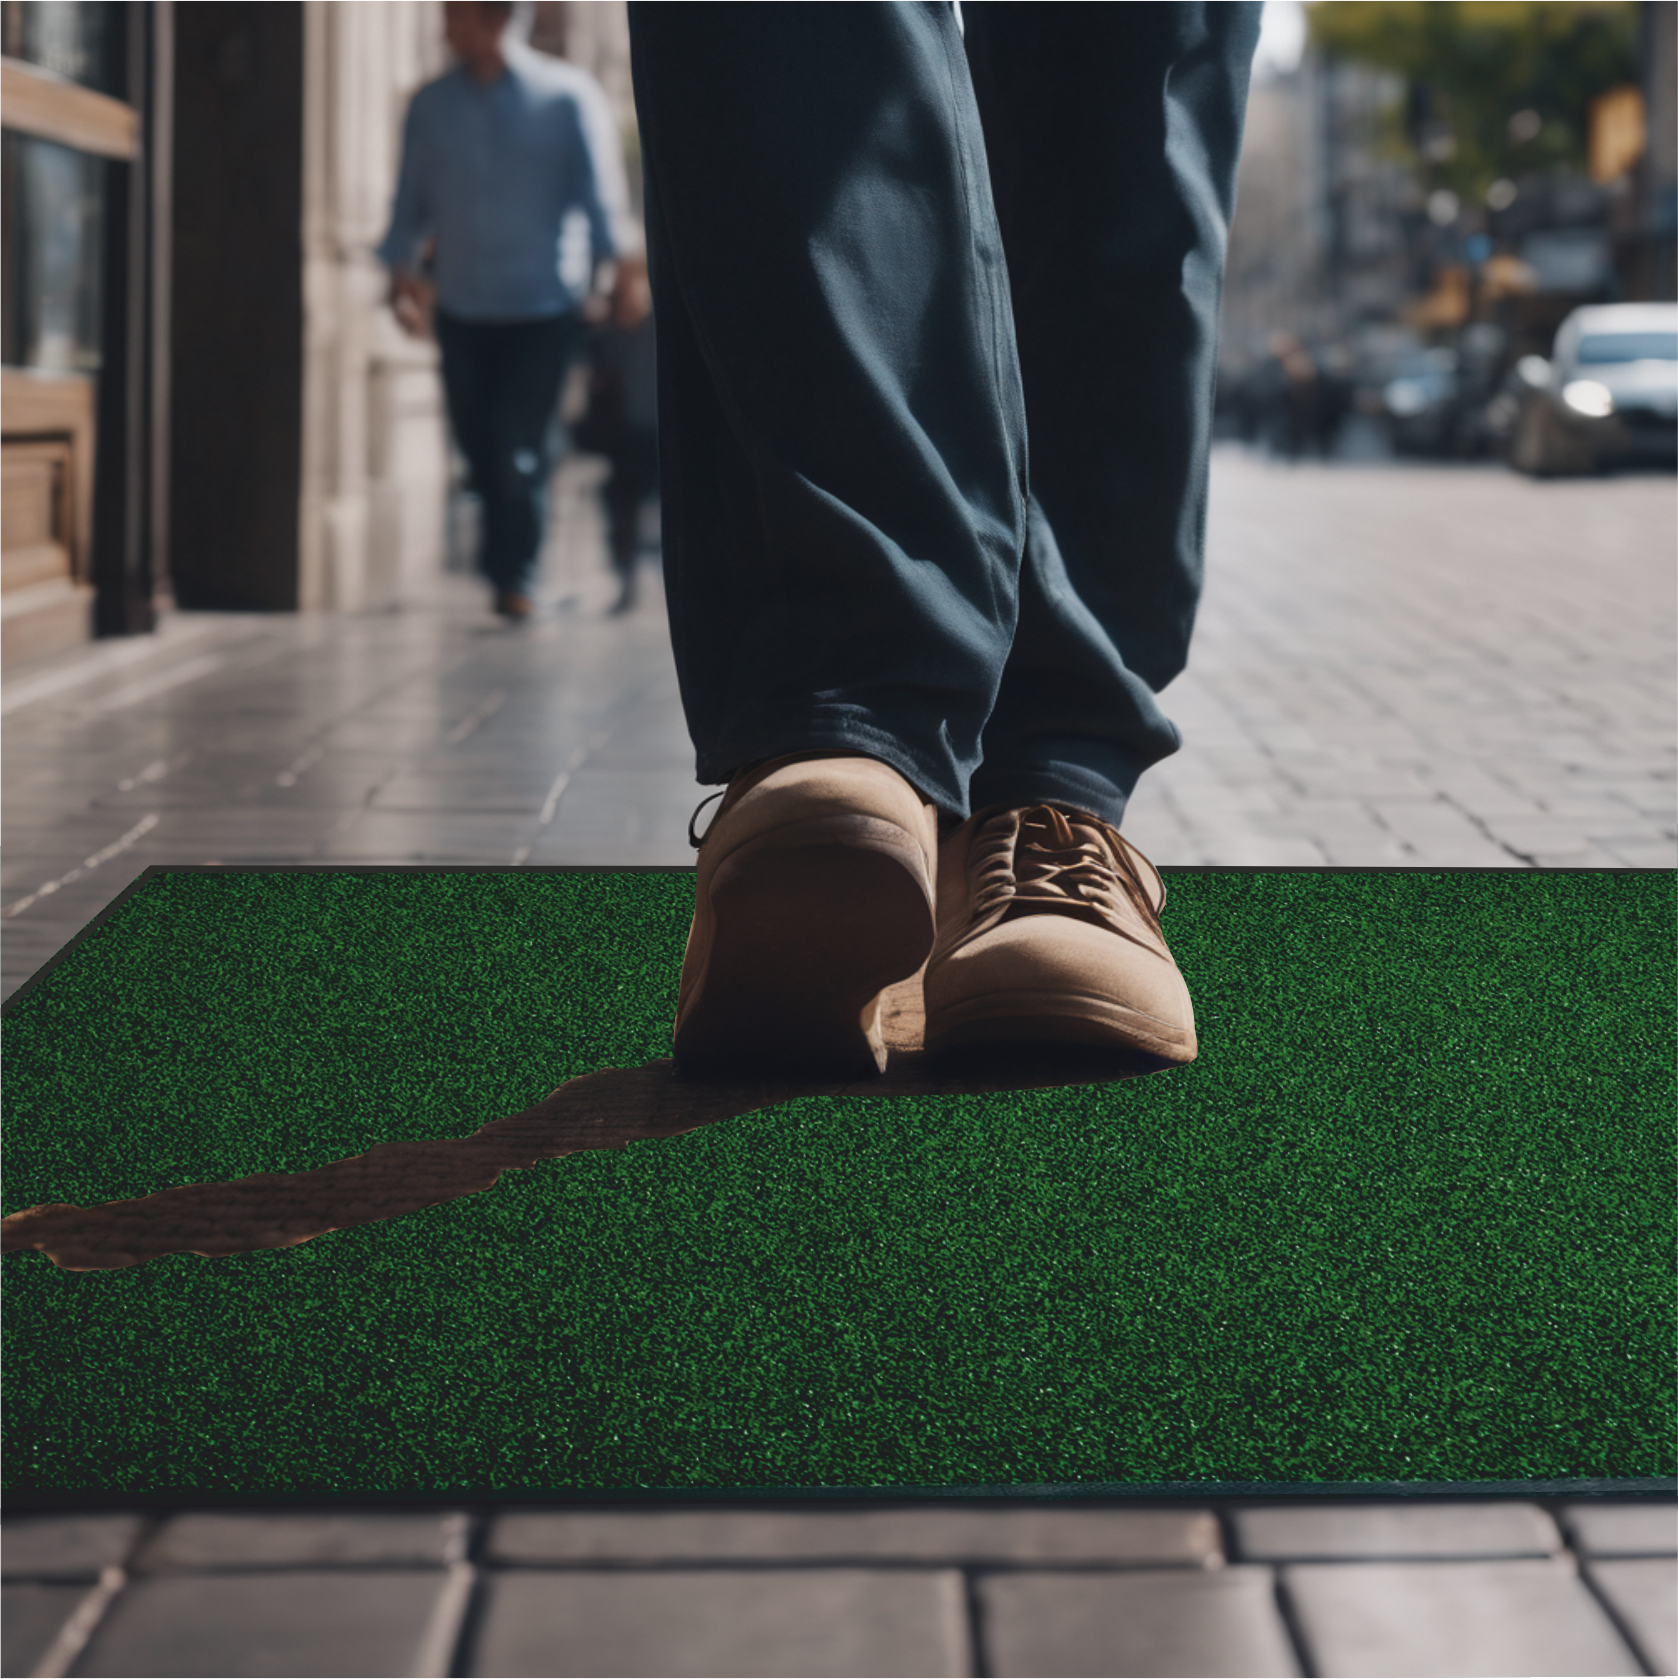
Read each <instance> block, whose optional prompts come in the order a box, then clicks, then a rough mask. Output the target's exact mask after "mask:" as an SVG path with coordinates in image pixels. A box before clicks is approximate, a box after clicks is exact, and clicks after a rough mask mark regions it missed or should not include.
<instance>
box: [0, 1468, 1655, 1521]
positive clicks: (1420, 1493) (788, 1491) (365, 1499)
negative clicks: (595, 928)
mask: <svg viewBox="0 0 1678 1679" xmlns="http://www.w3.org/2000/svg"><path fill="white" fill-rule="evenodd" d="M1580 1499H1604V1500H1610V1499H1611V1500H1614V1501H1615V1502H1619V1503H1625V1502H1628V1501H1630V1502H1636V1503H1645V1504H1667V1503H1673V1502H1675V1501H1678V1477H1672V1476H1642V1477H1632V1476H1628V1477H1626V1478H1624V1479H1613V1478H1607V1477H1603V1478H1598V1479H1594V1480H1574V1481H1414V1482H1411V1481H1323V1482H1315V1481H1142V1482H1130V1481H1078V1482H1070V1483H1065V1484H1050V1485H1042V1484H1034V1483H1022V1484H1021V1485H1019V1486H972V1487H893V1486H881V1487H868V1486H859V1487H622V1488H601V1487H551V1488H545V1489H537V1490H534V1491H524V1492H508V1491H498V1490H496V1489H493V1488H486V1487H471V1488H466V1489H464V1490H461V1491H456V1492H450V1491H446V1490H445V1491H437V1492H432V1491H424V1492H376V1491H356V1492H334V1491H333V1490H331V1489H329V1488H324V1487H314V1488H306V1489H303V1490H300V1491H297V1492H226V1491H201V1490H199V1489H197V1488H192V1487H170V1488H163V1489H160V1490H156V1491H149V1492H123V1491H120V1490H118V1489H115V1488H88V1489H82V1490H78V1491H73V1492H54V1491H45V1490H32V1491H27V1492H24V1491H18V1492H8V1493H4V1494H0V1510H3V1511H7V1512H9V1513H11V1514H13V1515H37V1514H40V1515H47V1514H65V1515H68V1514H89V1513H92V1512H94V1511H100V1510H149V1511H157V1512H165V1511H177V1510H188V1509H192V1510H222V1509H237V1510H254V1511H263V1512H267V1513H270V1514H279V1513H283V1512H286V1511H303V1510H312V1511H350V1510H387V1511H400V1510H437V1509H449V1510H459V1509H471V1510H492V1509H523V1508H531V1507H539V1508H543V1509H553V1508H558V1507H563V1508H564V1509H567V1510H634V1509H672V1508H682V1509H688V1508H704V1509H715V1510H722V1509H734V1510H760V1509H763V1508H765V1507H766V1506H770V1505H773V1506H776V1507H782V1508H789V1509H790V1508H796V1509H804V1510H809V1511H818V1510H826V1509H831V1508H833V1507H834V1506H835V1505H846V1504H853V1505H854V1504H866V1505H868V1506H870V1507H874V1508H884V1507H886V1506H894V1507H897V1508H900V1509H925V1508H928V1507H931V1506H937V1505H945V1504H960V1505H964V1506H966V1505H981V1506H993V1507H1004V1506H1006V1507H1012V1506H1016V1505H1034V1506H1037V1507H1039V1508H1059V1507H1061V1506H1064V1505H1070V1504H1105V1505H1116V1506H1122V1507H1125V1508H1131V1507H1135V1508H1149V1507H1151V1508H1158V1509H1171V1508H1177V1507H1180V1506H1182V1505H1184V1504H1195V1505H1207V1504H1212V1505H1218V1504H1240V1505H1251V1504H1302V1503H1321V1502H1323V1501H1328V1502H1330V1503H1333V1502H1357V1501H1359V1500H1362V1501H1364V1502H1370V1503H1387V1504H1418V1503H1420V1504H1428V1503H1431V1504H1465V1503H1494V1502H1495V1503H1507V1502H1509V1501H1511V1500H1519V1501H1532V1500H1543V1501H1550V1502H1555V1501H1577V1500H1580Z"/></svg>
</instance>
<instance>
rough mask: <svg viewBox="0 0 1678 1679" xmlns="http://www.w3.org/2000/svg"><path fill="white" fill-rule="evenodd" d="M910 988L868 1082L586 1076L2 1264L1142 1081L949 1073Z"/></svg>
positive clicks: (88, 1214) (1063, 1069) (237, 1239)
mask: <svg viewBox="0 0 1678 1679" xmlns="http://www.w3.org/2000/svg"><path fill="white" fill-rule="evenodd" d="M919 978H920V976H919V975H916V976H915V978H914V979H913V980H910V981H905V982H904V984H903V985H902V986H897V987H893V988H892V990H891V991H889V992H888V993H887V994H886V998H885V1001H884V1005H883V1007H882V1011H881V1013H882V1026H883V1028H884V1032H885V1038H886V1042H887V1044H888V1046H890V1048H891V1052H892V1053H891V1059H890V1061H889V1063H888V1066H887V1069H886V1072H885V1074H884V1076H883V1077H881V1078H877V1079H870V1080H868V1081H867V1082H866V1083H838V1084H826V1083H818V1082H815V1081H812V1080H809V1079H780V1080H768V1079H765V1080H733V1079H730V1080H722V1079H714V1080H713V1079H706V1080H700V1079H679V1078H677V1077H676V1074H675V1067H674V1064H673V1063H672V1062H670V1061H651V1062H648V1063H647V1065H646V1066H644V1067H614V1068H608V1069H606V1070H605V1071H603V1072H597V1073H585V1074H584V1075H583V1076H582V1077H580V1078H574V1079H571V1080H569V1081H568V1082H567V1083H565V1084H562V1085H561V1086H560V1087H559V1089H557V1090H556V1091H554V1093H553V1094H552V1095H551V1096H549V1097H548V1098H547V1099H546V1100H545V1101H542V1102H539V1103H538V1104H537V1105H536V1106H535V1107H533V1108H527V1109H526V1110H525V1111H524V1112H523V1113H519V1114H514V1115H512V1116H511V1117H510V1118H508V1119H497V1120H492V1121H491V1122H490V1123H489V1124H487V1125H483V1126H480V1127H479V1128H478V1129H477V1130H476V1131H474V1132H473V1133H472V1135H471V1136H469V1137H457V1138H448V1137H444V1138H437V1139H434V1140H430V1141H416V1142H399V1143H380V1144H378V1145H377V1146H376V1147H374V1148H370V1149H368V1150H367V1152H366V1153H365V1154H357V1155H352V1156H351V1157H350V1158H349V1159H348V1160H335V1161H333V1162H332V1164H331V1165H329V1166H319V1167H316V1168H315V1169H314V1170H313V1171H309V1172H258V1173H256V1174H255V1175H254V1176H252V1177H248V1178H236V1179H235V1180H234V1181H233V1182H232V1183H195V1184H184V1185H182V1186H180V1187H179V1188H176V1189H164V1190H159V1191H158V1192H157V1193H156V1194H155V1195H147V1196H143V1197H141V1198H138V1199H135V1200H129V1201H107V1202H105V1203H103V1204H102V1205H100V1206H96V1207H77V1206H73V1205H71V1204H69V1203H67V1202H56V1201H55V1202H50V1203H48V1204H47V1205H45V1206H39V1207H27V1208H25V1209H23V1210H22V1211H21V1212H16V1213H13V1214H12V1215H11V1216H10V1217H9V1218H6V1219H4V1220H0V1251H4V1252H8V1253H9V1252H11V1251H12V1250H13V1249H34V1250H36V1251H38V1252H41V1253H44V1254H46V1256H47V1257H48V1258H49V1259H50V1260H51V1261H52V1262H53V1264H54V1265H57V1266H58V1267H59V1268H60V1269H62V1270H65V1271H110V1270H116V1269H119V1268H120V1267H122V1266H125V1265H140V1264H143V1263H144V1262H145V1261H146V1260H148V1259H157V1258H159V1257H160V1256H161V1255H163V1254H167V1253H190V1254H197V1255H199V1256H200V1257H201V1258H204V1259H224V1258H226V1257H227V1256H228V1255H230V1254H236V1253H253V1252H256V1251H258V1250H259V1249H263V1248H291V1247H296V1246H298V1245H299V1244H300V1243H302V1242H307V1241H310V1240H312V1239H313V1238H314V1237H316V1236H324V1235H326V1234H327V1233H328V1232H329V1231H333V1230H348V1229H350V1228H352V1227H353V1226H355V1225H358V1224H376V1223H378V1222H379V1221H380V1220H382V1219H387V1218H397V1217H400V1216H401V1215H402V1214H404V1213H415V1212H419V1211H421V1210H422V1209H423V1208H426V1207H435V1206H437V1205H439V1204H440V1203H441V1202H444V1201H453V1200H456V1199H457V1198H459V1197H460V1196H463V1195H476V1194H479V1193H480V1192H481V1191H483V1190H486V1189H492V1188H494V1186H495V1185H496V1183H497V1182H498V1181H499V1180H500V1177H501V1174H502V1173H503V1172H504V1171H507V1170H508V1169H509V1168H523V1167H530V1166H534V1165H535V1164H536V1163H537V1162H538V1161H540V1160H551V1159H553V1158H555V1157H556V1156H558V1155H563V1154H572V1153H575V1152H576V1151H577V1150H578V1149H589V1148H622V1147H623V1146H624V1145H625V1144H626V1143H631V1142H639V1141H642V1140H643V1139H648V1138H659V1137H675V1136H679V1135H680V1134H681V1133H682V1132H684V1131H692V1130H696V1129H697V1128H698V1127H699V1126H702V1125H711V1124H714V1123H716V1122H717V1121H718V1120H723V1119H732V1118H734V1117H735V1116H736V1115H739V1114H744V1113H751V1112H753V1111H755V1110H756V1109H759V1108H769V1107H775V1106H777V1105H778V1104H779V1103H782V1102H790V1101H792V1100H794V1099H795V1098H797V1097H800V1096H828V1095H836V1096H837V1095H847V1096H877V1097H891V1096H926V1095H970V1094H974V1093H977V1092H982V1091H993V1090H1031V1089H1044V1088H1050V1087H1054V1086H1061V1085H1069V1084H1091V1083H1101V1082H1109V1081H1113V1080H1116V1079H1120V1078H1129V1077H1135V1076H1137V1075H1138V1073H1139V1072H1140V1071H1142V1070H1143V1069H1140V1068H1135V1067H1124V1066H1121V1065H1117V1064H1115V1063H1114V1062H1113V1061H1112V1060H1111V1058H1096V1059H1091V1058H1089V1057H1087V1056H1082V1057H1081V1056H1079V1055H1078V1054H1077V1053H1076V1052H1069V1051H1064V1050H1058V1051H1055V1052H1053V1053H1050V1054H1047V1055H1045V1056H1042V1057H1039V1058H1035V1059H1031V1060H1015V1061H1013V1062H1010V1063H1007V1064H1005V1065H998V1066H996V1067H993V1068H991V1069H989V1070H988V1071H987V1070H982V1069H971V1070H969V1071H968V1072H966V1073H952V1072H950V1071H949V1070H947V1069H942V1068H938V1067H936V1066H934V1065H932V1064H930V1063H929V1062H928V1060H927V1057H926V1056H925V1054H924V1052H923V1051H922V1048H921V1042H922V1034H923V1026H924V1019H923V1016H922V1012H921V1006H920V996H919Z"/></svg>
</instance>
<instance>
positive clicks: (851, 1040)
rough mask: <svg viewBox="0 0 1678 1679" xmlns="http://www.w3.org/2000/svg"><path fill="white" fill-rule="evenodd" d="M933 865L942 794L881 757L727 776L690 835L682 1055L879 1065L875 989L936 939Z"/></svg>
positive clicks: (774, 765)
mask: <svg viewBox="0 0 1678 1679" xmlns="http://www.w3.org/2000/svg"><path fill="white" fill-rule="evenodd" d="M937 868H938V812H937V808H936V807H935V806H934V805H931V804H929V803H927V801H926V800H925V799H923V798H922V797H921V795H920V793H919V791H918V790H917V789H916V788H915V787H913V786H911V785H910V783H909V782H907V781H906V780H904V778H903V777H902V776H901V775H899V774H898V773H897V771H896V770H894V769H893V768H892V767H891V766H890V765H889V764H883V763H881V762H880V761H879V760H878V759H877V758H867V757H864V756H862V755H861V754H843V755H837V754H832V753H814V752H805V753H796V754H793V755H791V756H789V757H782V758H771V759H769V760H767V761H766V762H764V763H761V764H756V765H753V766H751V767H750V768H749V769H748V770H747V771H745V772H744V773H743V774H741V775H738V776H736V777H735V779H734V780H733V781H731V782H730V783H729V787H728V792H727V794H726V796H725V797H724V799H723V802H722V805H721V807H720V808H719V810H718V811H717V815H716V820H715V821H714V822H712V824H711V827H710V830H709V831H708V832H707V833H706V835H705V838H704V840H703V842H699V871H698V897H697V901H696V905H695V909H694V917H693V928H692V930H691V931H690V932H689V934H688V944H687V955H686V957H685V958H684V959H683V962H682V985H681V991H680V994H679V996H678V999H677V1005H676V1061H677V1063H678V1065H679V1066H680V1067H681V1068H682V1070H683V1071H688V1072H702V1071H716V1072H721V1071H741V1070H748V1069H752V1068H757V1067H766V1068H767V1067H772V1068H777V1069H782V1070H786V1069H799V1070H804V1069H809V1070H811V1071H826V1072H838V1073H841V1074H843V1075H845V1076H847V1077H849V1076H854V1075H873V1074H876V1073H881V1072H884V1070H885V1064H886V1049H885V1043H884V1041H883V1039H882V1038H881V1035H880V993H881V992H882V991H884V990H885V988H886V987H887V986H888V985H891V984H893V983H894V982H895V981H897V980H900V979H905V978H907V977H908V976H909V975H911V974H913V973H914V972H915V971H916V970H917V969H918V968H919V967H920V965H921V963H922V962H923V961H925V960H926V955H927V952H928V951H929V950H930V949H931V948H932V941H933V936H934V934H935V932H936V930H937V925H936V919H935V906H936V896H935V894H936V884H935V883H936V881H937Z"/></svg>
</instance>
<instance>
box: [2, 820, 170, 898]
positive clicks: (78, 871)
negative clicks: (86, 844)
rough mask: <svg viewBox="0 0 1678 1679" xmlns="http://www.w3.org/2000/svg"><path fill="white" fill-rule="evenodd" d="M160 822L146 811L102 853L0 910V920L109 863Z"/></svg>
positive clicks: (95, 854) (97, 852)
mask: <svg viewBox="0 0 1678 1679" xmlns="http://www.w3.org/2000/svg"><path fill="white" fill-rule="evenodd" d="M161 820H162V818H161V817H160V816H159V815H158V813H157V812H156V811H155V810H152V811H147V812H146V814H145V815H144V816H142V817H141V818H140V820H139V821H138V822H136V823H135V824H134V826H133V827H132V828H130V829H129V830H128V832H127V833H126V834H124V835H123V836H122V838H121V839H117V840H112V841H111V843H110V844H109V845H107V846H106V847H105V849H104V850H103V851H96V852H94V854H93V855H92V856H91V857H88V858H86V859H85V860H84V861H83V862H82V863H80V864H79V865H78V866H77V867H76V868H73V869H72V870H71V871H70V872H69V873H68V874H61V875H60V876H59V877H58V879H57V880H49V881H48V882H47V883H46V885H45V886H37V887H36V888H35V890H34V891H33V892H31V893H30V894H29V896H28V897H27V898H19V899H18V900H17V902H16V903H13V904H7V905H6V907H5V908H4V909H0V920H10V919H11V917H12V916H14V915H22V914H23V912H24V911H25V910H26V909H28V908H29V906H30V905H31V904H34V903H39V902H40V900H41V899H42V898H46V897H50V896H51V895H52V894H53V893H54V892H57V891H59V890H61V889H62V888H63V887H66V886H68V885H70V883H71V882H72V881H77V880H80V879H81V878H82V876H83V875H84V874H88V873H90V872H91V871H92V870H94V869H96V868H98V867H99V865H100V864H101V863H108V862H110V860H111V859H112V858H113V857H115V856H117V855H119V854H120V853H121V852H124V851H126V850H127V849H128V848H129V846H131V845H132V844H133V843H134V842H135V841H136V840H138V839H142V838H143V837H144V836H145V835H147V834H149V833H150V832H151V831H152V829H153V828H155V827H156V826H157V824H158V823H159V822H160V821H161Z"/></svg>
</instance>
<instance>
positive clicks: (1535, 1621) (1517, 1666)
mask: <svg viewBox="0 0 1678 1679" xmlns="http://www.w3.org/2000/svg"><path fill="white" fill-rule="evenodd" d="M1282 1586H1283V1590H1284V1591H1285V1592H1286V1594H1287V1597H1288V1600H1289V1602H1290V1603H1291V1605H1292V1607H1293V1612H1294V1618H1295V1621H1296V1624H1297V1626H1298V1628H1299V1632H1300V1636H1301V1638H1302V1639H1303V1641H1304V1644H1305V1648H1306V1653H1307V1657H1308V1659H1309V1661H1310V1664H1311V1669H1312V1671H1313V1672H1316V1673H1321V1674H1335V1675H1343V1676H1345V1679H1363V1676H1365V1675H1386V1674H1392V1675H1400V1676H1407V1679H1431V1676H1433V1675H1440V1676H1442V1679H1464V1676H1465V1675H1471V1674H1472V1675H1479V1674H1514V1675H1551V1674H1556V1675H1564V1676H1566V1675H1579V1674H1594V1675H1605V1674H1629V1673H1639V1672H1641V1671H1642V1668H1641V1665H1640V1664H1639V1662H1638V1661H1637V1658H1636V1657H1635V1656H1634V1655H1633V1653H1632V1651H1631V1650H1630V1649H1629V1648H1628V1647H1627V1645H1626V1643H1625V1640H1624V1639H1622V1638H1621V1637H1620V1635H1619V1633H1618V1632H1617V1631H1616V1630H1615V1628H1614V1624H1613V1622H1612V1621H1610V1620H1609V1618H1608V1617H1607V1616H1606V1615H1605V1614H1604V1613H1603V1611H1602V1608H1601V1606H1600V1605H1599V1604H1598V1603H1597V1601H1596V1599H1595V1598H1594V1597H1593V1596H1592V1595H1591V1593H1590V1592H1589V1590H1588V1589H1587V1588H1586V1586H1585V1584H1584V1582H1583V1581H1582V1580H1581V1579H1580V1578H1579V1577H1578V1575H1577V1574H1576V1573H1575V1572H1574V1571H1573V1570H1572V1568H1571V1567H1570V1566H1569V1565H1568V1563H1567V1562H1565V1561H1562V1560H1559V1559H1555V1560H1547V1561H1527V1560H1521V1561H1504V1562H1455V1563H1444V1562H1394V1563H1304V1564H1294V1565H1291V1566H1289V1567H1285V1568H1284V1569H1283V1570H1282Z"/></svg>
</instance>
